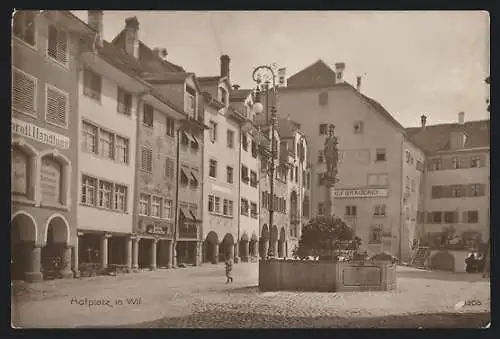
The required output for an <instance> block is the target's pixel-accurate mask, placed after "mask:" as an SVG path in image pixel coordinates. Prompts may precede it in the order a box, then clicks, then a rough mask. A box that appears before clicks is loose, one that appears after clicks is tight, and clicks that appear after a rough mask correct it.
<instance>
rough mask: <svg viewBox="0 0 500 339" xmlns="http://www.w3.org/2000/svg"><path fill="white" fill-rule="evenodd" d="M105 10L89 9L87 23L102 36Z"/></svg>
mask: <svg viewBox="0 0 500 339" xmlns="http://www.w3.org/2000/svg"><path fill="white" fill-rule="evenodd" d="M103 16H104V14H103V11H87V23H88V24H89V26H90V27H92V29H93V30H95V31H96V32H97V34H99V36H100V37H102V18H103Z"/></svg>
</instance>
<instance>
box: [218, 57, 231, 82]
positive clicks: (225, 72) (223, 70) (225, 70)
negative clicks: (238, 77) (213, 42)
mask: <svg viewBox="0 0 500 339" xmlns="http://www.w3.org/2000/svg"><path fill="white" fill-rule="evenodd" d="M230 61H231V58H229V55H227V54H224V55H221V57H220V76H221V77H222V78H223V77H227V78H228V79H229V62H230Z"/></svg>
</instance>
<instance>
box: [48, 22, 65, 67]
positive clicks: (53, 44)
mask: <svg viewBox="0 0 500 339" xmlns="http://www.w3.org/2000/svg"><path fill="white" fill-rule="evenodd" d="M47 54H48V55H49V57H51V58H52V59H54V60H56V61H57V62H59V63H62V64H63V65H67V63H68V34H67V33H66V32H64V31H62V30H60V29H57V28H56V27H55V26H53V25H49V39H48V44H47Z"/></svg>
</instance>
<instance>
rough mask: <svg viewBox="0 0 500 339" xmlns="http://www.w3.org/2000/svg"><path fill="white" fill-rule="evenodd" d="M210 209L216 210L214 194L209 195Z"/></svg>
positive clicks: (211, 210)
mask: <svg viewBox="0 0 500 339" xmlns="http://www.w3.org/2000/svg"><path fill="white" fill-rule="evenodd" d="M208 211H209V212H213V211H214V196H213V194H209V195H208Z"/></svg>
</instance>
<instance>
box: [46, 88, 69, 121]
mask: <svg viewBox="0 0 500 339" xmlns="http://www.w3.org/2000/svg"><path fill="white" fill-rule="evenodd" d="M46 102H47V113H46V119H47V121H48V122H50V123H52V124H55V125H58V126H62V127H66V125H67V112H68V94H67V93H65V92H63V91H61V90H59V89H57V88H55V87H53V86H50V85H47V100H46Z"/></svg>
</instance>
